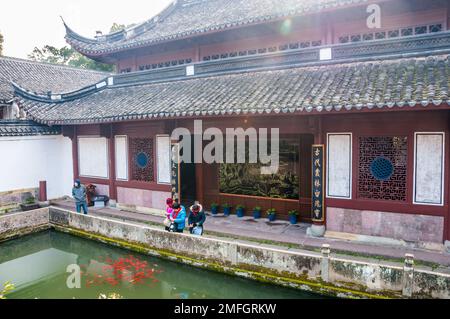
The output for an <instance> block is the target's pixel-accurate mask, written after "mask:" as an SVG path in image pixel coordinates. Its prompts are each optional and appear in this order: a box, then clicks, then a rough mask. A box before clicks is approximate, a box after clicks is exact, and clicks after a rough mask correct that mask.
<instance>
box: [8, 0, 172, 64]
mask: <svg viewBox="0 0 450 319" xmlns="http://www.w3.org/2000/svg"><path fill="white" fill-rule="evenodd" d="M171 2H172V0H126V1H124V0H1V1H0V33H2V34H3V36H4V38H5V42H4V45H3V46H4V49H3V55H5V56H11V57H17V58H27V55H28V54H30V53H31V52H32V51H33V49H34V48H35V47H43V46H44V45H47V44H49V45H53V46H56V47H63V46H64V45H67V44H66V42H65V40H64V35H65V29H64V26H63V24H62V21H61V18H60V16H62V17H63V18H64V20H65V21H66V23H67V24H68V25H69V26H70V27H71V28H72V30H74V31H75V32H77V33H79V34H81V35H83V36H86V37H90V38H93V37H94V36H95V32H96V31H97V30H99V31H102V32H103V34H106V33H109V29H110V27H111V26H112V24H113V23H115V22H116V23H119V24H125V25H127V24H132V23H139V22H143V21H145V20H148V19H150V18H151V17H153V16H155V15H156V14H158V13H159V12H160V11H161V10H163V9H164V8H165V7H166V6H167V5H169V4H170V3H171Z"/></svg>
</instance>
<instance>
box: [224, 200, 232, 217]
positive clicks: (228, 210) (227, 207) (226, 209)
mask: <svg viewBox="0 0 450 319" xmlns="http://www.w3.org/2000/svg"><path fill="white" fill-rule="evenodd" d="M222 208H223V214H224V215H225V216H230V214H231V208H232V206H231V205H230V204H227V203H225V204H223V205H222Z"/></svg>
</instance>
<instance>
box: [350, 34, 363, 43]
mask: <svg viewBox="0 0 450 319" xmlns="http://www.w3.org/2000/svg"><path fill="white" fill-rule="evenodd" d="M350 41H351V42H360V41H361V35H360V34H355V35H352V36H351V37H350Z"/></svg>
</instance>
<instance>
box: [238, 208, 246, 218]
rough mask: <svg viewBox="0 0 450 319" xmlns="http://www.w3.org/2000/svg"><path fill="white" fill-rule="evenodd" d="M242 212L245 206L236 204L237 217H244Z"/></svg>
mask: <svg viewBox="0 0 450 319" xmlns="http://www.w3.org/2000/svg"><path fill="white" fill-rule="evenodd" d="M244 212H245V206H244V205H237V206H236V214H237V217H239V218H242V217H244Z"/></svg>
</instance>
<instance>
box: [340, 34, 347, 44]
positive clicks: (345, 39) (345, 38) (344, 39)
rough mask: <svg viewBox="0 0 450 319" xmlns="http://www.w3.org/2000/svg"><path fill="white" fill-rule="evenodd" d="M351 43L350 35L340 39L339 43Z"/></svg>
mask: <svg viewBox="0 0 450 319" xmlns="http://www.w3.org/2000/svg"><path fill="white" fill-rule="evenodd" d="M349 41H350V37H349V36H348V35H344V36H342V37H339V43H348V42H349Z"/></svg>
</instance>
